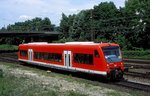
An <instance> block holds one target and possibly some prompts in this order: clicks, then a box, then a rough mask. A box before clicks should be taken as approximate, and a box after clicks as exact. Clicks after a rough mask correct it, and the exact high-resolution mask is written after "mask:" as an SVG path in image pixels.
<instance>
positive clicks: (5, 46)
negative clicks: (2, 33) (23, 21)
mask: <svg viewBox="0 0 150 96" xmlns="http://www.w3.org/2000/svg"><path fill="white" fill-rule="evenodd" d="M0 50H18V46H15V45H8V44H2V45H0Z"/></svg>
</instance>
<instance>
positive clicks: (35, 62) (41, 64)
mask: <svg viewBox="0 0 150 96" xmlns="http://www.w3.org/2000/svg"><path fill="white" fill-rule="evenodd" d="M18 60H19V61H24V62H27V63H32V64H34V65H39V66H45V67H51V68H57V69H69V71H80V72H85V73H92V74H99V75H104V76H106V75H107V72H105V71H94V70H89V69H82V68H76V67H67V66H62V65H56V64H50V63H44V62H38V61H30V60H24V59H18Z"/></svg>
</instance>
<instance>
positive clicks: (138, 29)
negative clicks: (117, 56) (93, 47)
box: [60, 0, 150, 50]
mask: <svg viewBox="0 0 150 96" xmlns="http://www.w3.org/2000/svg"><path fill="white" fill-rule="evenodd" d="M149 6H150V1H149V0H128V1H126V2H125V7H123V8H121V7H120V8H119V9H117V8H116V6H115V5H114V3H113V2H102V3H100V4H99V5H96V6H94V8H93V9H90V10H82V11H81V12H79V13H78V14H77V15H70V16H68V17H67V16H66V15H65V14H63V15H62V20H61V23H60V29H61V32H62V33H63V34H64V35H63V36H62V37H61V39H62V38H63V37H65V38H68V37H71V38H72V39H74V40H77V41H78V40H79V41H89V40H92V38H94V39H95V40H94V41H96V42H101V41H110V42H116V43H119V44H120V45H121V47H122V49H123V50H129V49H130V50H131V49H134V48H136V47H137V48H143V49H149V48H150V32H149V31H150V27H149V26H150V18H149V14H150V7H149ZM69 20H71V23H69ZM62 29H63V30H62ZM102 38H103V39H104V38H105V39H104V40H103V39H102Z"/></svg>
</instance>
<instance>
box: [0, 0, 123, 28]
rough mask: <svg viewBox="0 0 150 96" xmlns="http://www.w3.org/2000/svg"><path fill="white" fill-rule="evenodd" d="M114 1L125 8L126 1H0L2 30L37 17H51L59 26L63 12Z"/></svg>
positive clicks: (76, 10) (69, 12) (77, 10)
mask: <svg viewBox="0 0 150 96" xmlns="http://www.w3.org/2000/svg"><path fill="white" fill-rule="evenodd" d="M105 1H108V2H109V1H113V2H114V3H115V5H116V6H117V7H118V8H119V6H121V7H123V6H124V2H125V0H0V28H1V27H4V26H5V27H6V26H7V25H8V24H14V23H15V22H21V21H25V20H28V19H32V18H35V17H41V18H44V17H49V18H50V20H51V22H52V23H53V24H55V25H59V23H60V20H61V14H62V12H63V13H65V14H66V15H69V14H74V13H78V12H79V11H80V10H83V9H90V8H93V6H94V5H98V4H99V3H100V2H105Z"/></svg>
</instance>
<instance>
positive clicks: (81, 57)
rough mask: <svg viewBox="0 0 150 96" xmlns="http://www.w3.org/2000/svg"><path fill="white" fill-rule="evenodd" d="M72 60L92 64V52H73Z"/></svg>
mask: <svg viewBox="0 0 150 96" xmlns="http://www.w3.org/2000/svg"><path fill="white" fill-rule="evenodd" d="M74 62H75V63H81V64H93V54H80V53H75V54H74Z"/></svg>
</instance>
